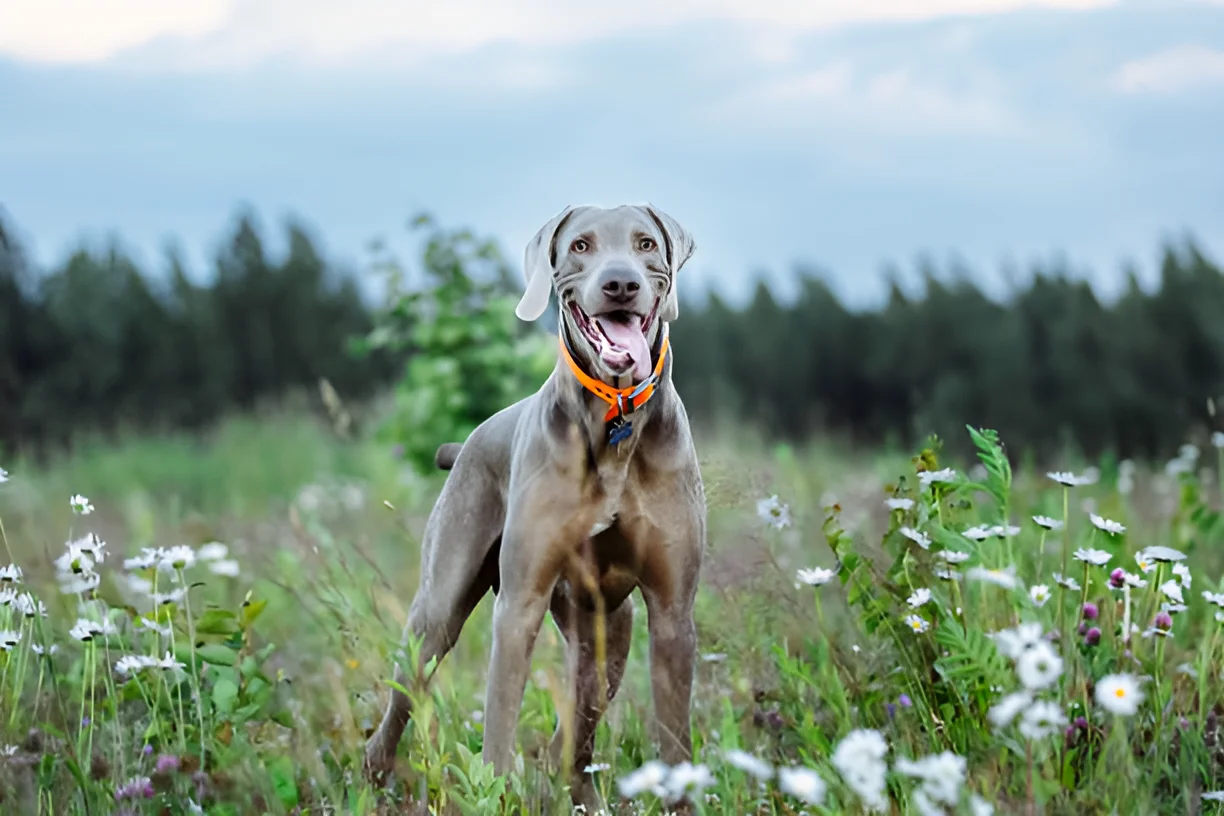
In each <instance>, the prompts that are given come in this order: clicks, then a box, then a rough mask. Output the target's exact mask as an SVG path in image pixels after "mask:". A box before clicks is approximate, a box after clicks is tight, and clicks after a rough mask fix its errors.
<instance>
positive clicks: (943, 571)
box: [935, 567, 960, 581]
mask: <svg viewBox="0 0 1224 816" xmlns="http://www.w3.org/2000/svg"><path fill="white" fill-rule="evenodd" d="M935 577H936V578H938V579H940V580H941V581H959V580H960V573H959V572H957V571H956V570H954V569H948V568H947V567H936V568H935Z"/></svg>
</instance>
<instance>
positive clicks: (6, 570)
mask: <svg viewBox="0 0 1224 816" xmlns="http://www.w3.org/2000/svg"><path fill="white" fill-rule="evenodd" d="M20 583H21V567H19V566H17V565H16V564H9V565H7V566H4V567H0V584H20Z"/></svg>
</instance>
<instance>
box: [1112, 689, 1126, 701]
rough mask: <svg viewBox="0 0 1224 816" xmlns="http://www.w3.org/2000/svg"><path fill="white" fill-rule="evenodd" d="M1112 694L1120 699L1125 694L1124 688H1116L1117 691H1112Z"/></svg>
mask: <svg viewBox="0 0 1224 816" xmlns="http://www.w3.org/2000/svg"><path fill="white" fill-rule="evenodd" d="M1114 696H1115V697H1117V698H1118V699H1119V700H1121V699H1122V698H1123V697H1125V696H1126V689H1123V688H1120V689H1118V690H1117V691H1115V692H1114Z"/></svg>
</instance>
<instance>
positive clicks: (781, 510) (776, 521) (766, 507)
mask: <svg viewBox="0 0 1224 816" xmlns="http://www.w3.org/2000/svg"><path fill="white" fill-rule="evenodd" d="M757 515H758V516H759V517H760V519H761V521H763V522H765V523H766V524H768V525H769V526H770V527H772V528H774V529H775V530H781V529H784V528H786V527H789V526H790V523H791V518H790V508H788V507H787V506H786V505H785V504H783V503H782V501H781V500H780V499H779V498H778V496H777V494H774V495H772V496H770V497H769V498H766V499H761V500H760V501H758V502H757Z"/></svg>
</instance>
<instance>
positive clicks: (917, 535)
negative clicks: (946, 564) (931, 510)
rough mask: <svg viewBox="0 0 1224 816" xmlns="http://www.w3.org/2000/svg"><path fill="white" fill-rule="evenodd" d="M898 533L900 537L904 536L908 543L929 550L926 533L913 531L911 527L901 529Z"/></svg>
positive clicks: (929, 540) (929, 542)
mask: <svg viewBox="0 0 1224 816" xmlns="http://www.w3.org/2000/svg"><path fill="white" fill-rule="evenodd" d="M900 532H901V535H903V536H905V537H906V538H908V539H909V540H910V541H912V542H914V543H915V544H917V545H918V546H919V547H921V548H922V549H924V550H929V549H931V539H930V538H928V537H927V535H926V533H922V532H919V531H918V530H915V529H914V528H913V527H902V528H901V530H900Z"/></svg>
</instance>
